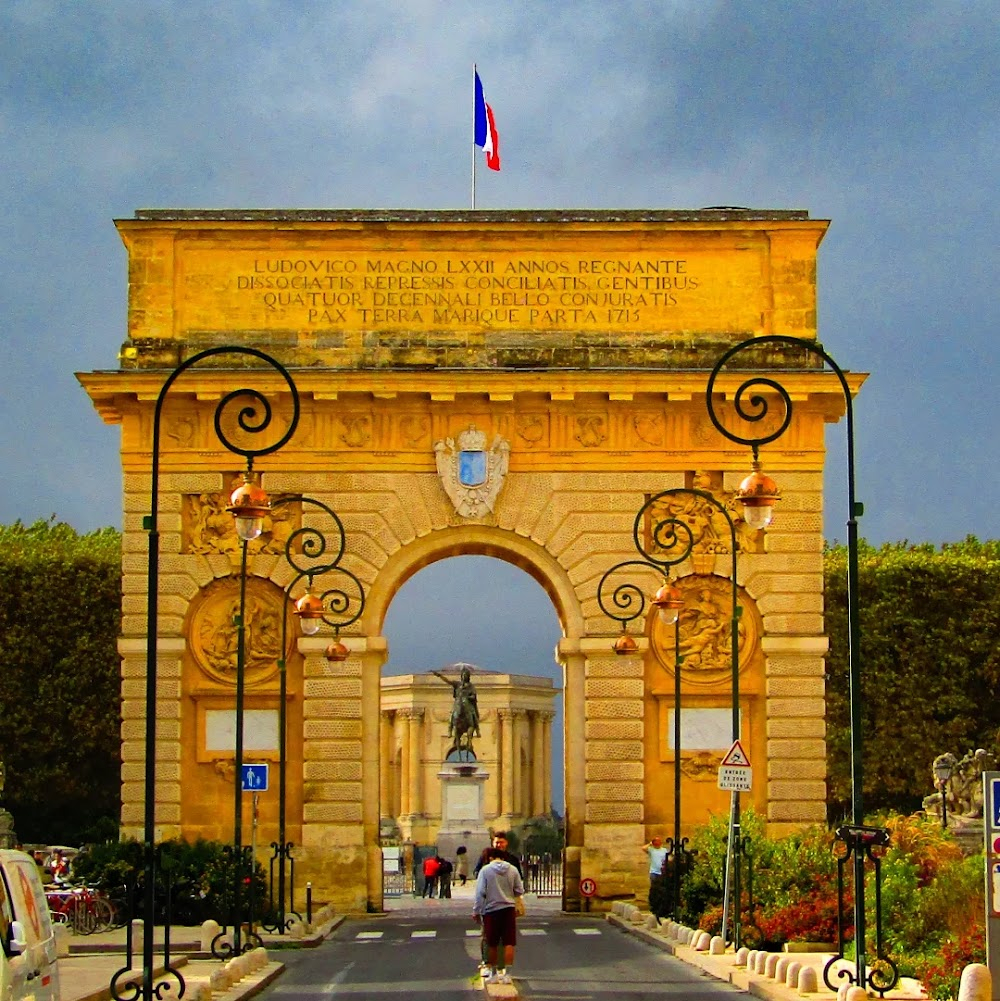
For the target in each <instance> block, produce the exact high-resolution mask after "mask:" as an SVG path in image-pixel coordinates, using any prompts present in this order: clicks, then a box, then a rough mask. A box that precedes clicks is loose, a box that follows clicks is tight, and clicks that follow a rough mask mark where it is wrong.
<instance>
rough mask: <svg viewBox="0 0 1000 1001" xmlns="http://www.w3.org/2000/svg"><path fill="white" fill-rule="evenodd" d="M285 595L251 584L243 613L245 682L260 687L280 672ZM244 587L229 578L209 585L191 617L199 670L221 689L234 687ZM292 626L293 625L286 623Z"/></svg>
mask: <svg viewBox="0 0 1000 1001" xmlns="http://www.w3.org/2000/svg"><path fill="white" fill-rule="evenodd" d="M283 601H284V592H282V591H279V590H278V589H277V588H276V587H275V586H274V585H273V584H270V583H266V582H264V581H260V580H255V579H252V578H251V579H250V580H248V581H247V589H246V605H245V610H244V622H245V624H246V625H245V631H244V673H243V677H244V682H245V684H246V685H248V686H249V685H260V684H264V683H265V682H267V681H269V680H270V679H271V678H273V677H274V676H275V674H277V672H278V660H279V658H280V657H281V605H282V602H283ZM239 610H240V582H239V580H238V578H235V577H227V578H225V579H223V580H219V581H216V582H215V583H214V584H210V585H209V586H208V587H207V588H205V589H204V590H203V591H202V596H201V599H200V601H199V602H198V605H197V607H196V608H195V610H194V612H193V614H192V616H191V624H190V627H189V635H188V643H189V645H190V649H191V652H192V654H193V656H194V659H195V661H196V663H197V664H198V666H199V667H200V668H201V669H202V670H203V671H204V672H205V673H206V674H207V675H209V677H211V678H214V679H215V680H216V681H219V682H222V683H223V684H228V685H235V684H236V655H237V641H238V632H237V628H236V622H237V616H238V615H239ZM288 625H289V626H291V625H294V623H288ZM287 632H288V636H286V644H287V645H286V650H285V656H286V659H287V656H288V654H289V652H290V651H291V650H292V649H293V644H294V639H295V631H294V630H293V629H291V628H288V629H287Z"/></svg>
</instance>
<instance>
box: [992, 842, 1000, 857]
mask: <svg viewBox="0 0 1000 1001" xmlns="http://www.w3.org/2000/svg"><path fill="white" fill-rule="evenodd" d="M993 853H994V854H995V855H1000V838H994V839H993Z"/></svg>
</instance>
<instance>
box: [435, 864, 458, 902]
mask: <svg viewBox="0 0 1000 1001" xmlns="http://www.w3.org/2000/svg"><path fill="white" fill-rule="evenodd" d="M436 857H437V860H438V872H437V884H438V897H440V898H441V899H447V900H451V874H452V872H453V871H454V869H455V867H454V866H453V865H452V863H451V859H446V858H441V856H440V855H438V856H436Z"/></svg>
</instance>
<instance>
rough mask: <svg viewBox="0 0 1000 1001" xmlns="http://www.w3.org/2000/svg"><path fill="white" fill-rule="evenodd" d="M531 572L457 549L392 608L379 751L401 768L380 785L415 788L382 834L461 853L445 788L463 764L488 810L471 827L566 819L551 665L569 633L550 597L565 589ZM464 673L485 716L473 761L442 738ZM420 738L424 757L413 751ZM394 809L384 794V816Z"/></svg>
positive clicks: (419, 566) (416, 570) (558, 692)
mask: <svg viewBox="0 0 1000 1001" xmlns="http://www.w3.org/2000/svg"><path fill="white" fill-rule="evenodd" d="M480 548H481V549H482V548H486V547H480ZM523 564H524V561H522V560H517V561H515V560H511V559H510V558H509V554H506V553H500V552H499V551H497V550H496V549H494V550H493V551H491V552H486V553H484V552H482V551H481V552H479V553H475V552H466V553H461V552H460V553H456V552H455V550H454V549H453V548H451V547H449V548H447V549H443V550H442V551H441V555H440V557H439V558H438V559H436V560H422V561H420V560H416V561H414V565H412V566H411V567H407V569H408V570H411V571H412V572H410V573H409V574H407V576H406V579H405V582H404V583H402V585H401V586H399V587H398V588H397V589H396V590H395V591H394V592H393V593H392V596H391V603H390V604H388V605H387V607H386V610H385V616H384V620H383V627H382V632H383V635H384V637H385V639H386V641H387V644H388V652H389V653H388V659H387V660H386V662H385V664H384V666H383V669H382V678H383V680H382V694H383V700H382V713H383V726H388V727H389V728H390V730H391V735H390V736H389V738H388V746H387V745H386V743H383V751H382V753H383V754H385V753H386V752H387V751H388V753H389V755H390V758H389V760H391V761H393V762H399V767H398V768H397V769H395V770H394V774H392V775H386V774H385V769H382V774H383V783H384V784H387V785H388V786H389V787H390V788H392V787H394V786H395V785H396V784H397V783H399V782H401V781H406V782H407V783H408V785H409V787H410V788H409V789H408V790H401V796H400V797H399V801H398V802H399V805H400V806H401V807H402V808H403V809H402V810H401V811H400V813H397V814H396V815H395V816H394V817H392V818H386V817H384V816H383V818H382V825H381V826H382V829H383V830H391V829H392V828H393V827H395V829H396V830H398V832H399V837H400V838H401V840H403V841H404V842H405V841H413V842H416V843H417V844H418V845H419V844H428V843H436V844H438V845H439V847H440V848H441V850H442V851H443V852H444V851H445V850H447V849H448V848H449V847H454V846H451V844H450V841H451V840H453V839H450V838H449V836H448V832H449V831H453V830H454V829H455V824H454V817H451V816H449V814H450V809H451V808H450V806H449V793H448V791H447V789H446V788H445V787H448V788H449V789H452V788H453V787H451V786H449V785H448V780H449V778H450V777H451V774H452V773H453V772H457V771H458V770H460V769H462V768H465V769H466V774H467V775H468V774H470V773H471V772H472V771H473V770H475V771H476V773H477V775H479V776H486V777H485V778H484V779H483V780H482V782H481V787H482V788H481V795H480V799H481V802H480V803H475V802H472V803H471V806H472V807H476V806H479V807H480V809H479V810H478V811H477V810H476V809H472V810H471V812H472V813H477V812H478V814H479V815H478V817H476V818H474V819H475V820H478V821H479V826H480V827H481V828H482V830H483V831H490V830H493V829H501V828H502V829H507V830H511V831H513V832H514V833H515V836H516V832H517V831H518V829H519V828H522V827H524V826H525V824H526V823H527V822H528V821H535V822H536V823H535V826H537V821H538V818H539V817H542V816H544V817H548V818H551V822H552V823H553V824H554V825H559V824H561V822H562V818H564V816H565V806H564V795H565V784H564V751H563V732H564V727H563V718H564V713H563V699H562V690H563V687H564V685H563V674H562V667H561V666H560V665H559V664H558V663H556V661H555V657H554V651H555V648H556V647H557V645H558V643H559V640H560V639H561V637H562V636H563V635H564V629H563V626H562V625H561V622H560V619H561V616H560V614H559V610H558V606H555V605H554V600H553V596H554V595H555V594H556V593H557V588H556V587H555V586H553V585H552V584H551V582H549V586H548V587H543V586H542V584H541V582H540V581H539V580H538V576H539V573H538V571H537V568H531V569H534V570H535V572H534V573H532V572H530V571H529V567H528V566H524V565H523ZM522 566H523V568H522ZM465 665H468V666H470V667H471V669H472V670H471V680H472V682H473V684H474V685H475V686H476V689H477V696H478V701H479V708H480V712H481V715H482V721H481V728H480V734H479V736H477V737H475V738H474V739H473V752H472V755H471V756H470V755H467V754H466V753H465V752H460V751H456V750H455V749H454V748H453V747H452V746H451V742H450V740H449V739H447V737H446V734H447V729H448V723H449V719H448V717H449V712H450V708H451V707H452V705H453V691H452V690H451V689H450V688H449V687H448V685H447V684H446V683H445V681H446V680H452V679H453V678H454V679H457V678H458V671H457V670H456V669H455V668H456V667H457V666H465ZM435 672H439V674H436V673H435ZM440 675H443V676H444V677H443V678H442V677H440ZM404 697H405V698H409V699H411V702H410V704H408V705H404V704H403V699H404ZM387 716H388V717H389V719H388V720H387V719H386V717H387ZM415 732H417V733H419V734H420V739H421V741H422V748H421V751H420V753H419V755H415V754H414V751H413V749H412V742H413V740H414V733H415ZM407 755H408V756H409V761H410V764H409V766H408V767H407V765H406V764H405V763H404V761H403V759H404V758H405V757H407ZM417 757H419V759H420V762H419V767H418V764H417ZM543 771H544V773H543ZM463 795H465V794H464V793H463ZM468 795H469V796H473V795H474V793H472V792H469V793H468ZM451 799H452V800H454V796H452V797H451ZM390 802H391V801H390ZM386 803H387V800H386V798H385V797H384V796H383V798H382V804H383V808H384V807H385V805H386ZM464 805H465V806H466V807H469V806H470V803H465V804H464ZM392 806H393V807H395V806H396V803H395V802H392ZM407 808H408V812H407ZM387 821H394V822H395V823H394V824H393V823H389V822H387ZM459 826H460V827H461V826H462V825H461V824H459ZM472 826H474V824H473V823H472V822H471V821H470V823H469V825H468V829H471V828H472ZM441 832H443V833H441ZM439 834H440V840H439ZM467 840H468V838H465V839H462V843H463V844H464V843H465V841H467ZM474 840H475V839H473V842H474ZM470 850H471V849H470Z"/></svg>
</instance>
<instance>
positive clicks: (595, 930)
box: [573, 928, 601, 935]
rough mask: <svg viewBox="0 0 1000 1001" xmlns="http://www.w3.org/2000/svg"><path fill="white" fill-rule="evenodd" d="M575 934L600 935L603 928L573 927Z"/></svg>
mask: <svg viewBox="0 0 1000 1001" xmlns="http://www.w3.org/2000/svg"><path fill="white" fill-rule="evenodd" d="M573 934H574V935H600V934H601V929H600V928H574V929H573Z"/></svg>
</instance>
